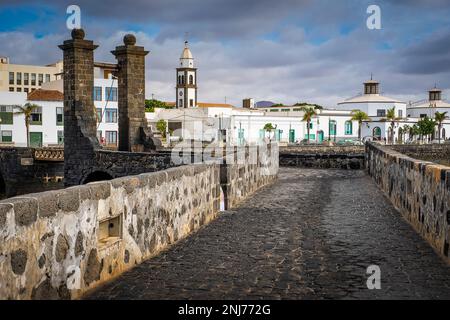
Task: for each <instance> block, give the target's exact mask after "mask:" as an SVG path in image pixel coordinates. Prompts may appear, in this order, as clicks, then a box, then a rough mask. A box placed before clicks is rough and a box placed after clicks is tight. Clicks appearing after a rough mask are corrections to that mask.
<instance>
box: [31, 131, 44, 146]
mask: <svg viewBox="0 0 450 320" xmlns="http://www.w3.org/2000/svg"><path fill="white" fill-rule="evenodd" d="M30 147H32V148H40V147H42V132H30Z"/></svg>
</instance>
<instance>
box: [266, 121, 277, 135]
mask: <svg viewBox="0 0 450 320" xmlns="http://www.w3.org/2000/svg"><path fill="white" fill-rule="evenodd" d="M276 128H277V127H276V126H273V124H271V123H266V124H265V125H264V128H263V129H264V131H266V132H267V133H268V134H269V139H270V133H271V132H272V131H273V130H275V129H276Z"/></svg>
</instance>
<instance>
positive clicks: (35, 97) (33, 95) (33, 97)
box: [27, 89, 64, 101]
mask: <svg viewBox="0 0 450 320" xmlns="http://www.w3.org/2000/svg"><path fill="white" fill-rule="evenodd" d="M27 99H28V100H30V101H64V94H62V93H61V92H59V91H58V90H43V89H37V90H34V91H33V92H30V93H29V94H28V98H27Z"/></svg>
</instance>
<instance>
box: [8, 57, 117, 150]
mask: <svg viewBox="0 0 450 320" xmlns="http://www.w3.org/2000/svg"><path fill="white" fill-rule="evenodd" d="M112 66H114V65H112V64H101V63H96V68H95V71H94V74H95V80H94V90H93V91H94V92H93V95H94V97H93V99H94V106H95V108H96V111H97V119H98V125H97V126H98V127H97V137H98V139H99V141H100V142H101V143H102V144H103V145H105V146H106V147H109V148H116V147H117V143H118V107H117V98H118V92H117V80H116V79H114V77H113V76H112V75H111V72H109V71H110V69H111V68H112ZM42 87H43V89H37V90H34V91H33V92H31V93H28V94H26V93H19V92H0V119H2V120H1V121H0V144H8V145H14V146H18V147H24V146H26V145H27V138H26V127H25V117H24V116H23V115H19V114H14V112H17V111H19V110H18V109H17V107H16V106H23V105H25V104H26V103H32V104H35V105H37V106H38V107H37V108H35V110H34V112H33V114H32V116H31V122H30V144H31V146H32V147H40V146H57V145H62V144H63V143H64V115H63V110H64V101H63V100H64V96H63V93H62V91H63V82H62V79H59V80H56V81H51V82H49V83H44V84H43V85H42Z"/></svg>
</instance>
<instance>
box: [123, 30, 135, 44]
mask: <svg viewBox="0 0 450 320" xmlns="http://www.w3.org/2000/svg"><path fill="white" fill-rule="evenodd" d="M123 43H124V44H125V45H126V46H134V45H135V44H136V37H135V36H134V35H133V34H130V33H129V34H126V35H125V36H124V37H123Z"/></svg>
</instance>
